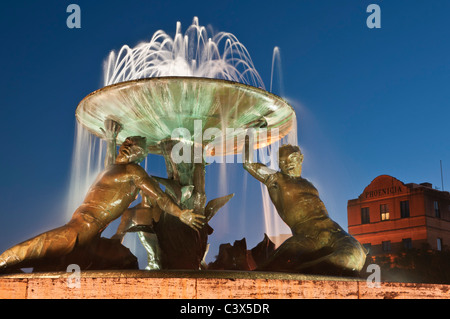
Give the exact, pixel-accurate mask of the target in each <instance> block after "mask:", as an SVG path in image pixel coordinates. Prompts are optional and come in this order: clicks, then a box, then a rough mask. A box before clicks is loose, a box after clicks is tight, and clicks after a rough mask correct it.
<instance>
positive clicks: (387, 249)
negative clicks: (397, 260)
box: [381, 240, 391, 252]
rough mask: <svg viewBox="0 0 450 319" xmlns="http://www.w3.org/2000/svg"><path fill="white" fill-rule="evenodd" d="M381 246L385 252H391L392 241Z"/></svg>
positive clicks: (384, 242)
mask: <svg viewBox="0 0 450 319" xmlns="http://www.w3.org/2000/svg"><path fill="white" fill-rule="evenodd" d="M381 246H382V248H383V251H384V252H388V251H391V241H390V240H387V241H383V242H382V243H381Z"/></svg>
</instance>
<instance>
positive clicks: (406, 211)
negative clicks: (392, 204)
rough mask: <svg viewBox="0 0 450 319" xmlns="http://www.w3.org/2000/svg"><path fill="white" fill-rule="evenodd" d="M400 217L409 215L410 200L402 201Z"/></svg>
mask: <svg viewBox="0 0 450 319" xmlns="http://www.w3.org/2000/svg"><path fill="white" fill-rule="evenodd" d="M400 217H401V218H408V217H409V200H405V201H402V202H400Z"/></svg>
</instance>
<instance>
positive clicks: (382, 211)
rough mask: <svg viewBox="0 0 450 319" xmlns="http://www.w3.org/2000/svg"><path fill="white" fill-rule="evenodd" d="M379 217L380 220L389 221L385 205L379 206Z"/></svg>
mask: <svg viewBox="0 0 450 319" xmlns="http://www.w3.org/2000/svg"><path fill="white" fill-rule="evenodd" d="M380 216H381V220H388V219H389V209H388V205H387V204H381V205H380Z"/></svg>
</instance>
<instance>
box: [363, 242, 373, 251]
mask: <svg viewBox="0 0 450 319" xmlns="http://www.w3.org/2000/svg"><path fill="white" fill-rule="evenodd" d="M363 246H364V248H365V249H366V250H367V253H368V254H370V250H371V249H372V244H371V243H367V244H363Z"/></svg>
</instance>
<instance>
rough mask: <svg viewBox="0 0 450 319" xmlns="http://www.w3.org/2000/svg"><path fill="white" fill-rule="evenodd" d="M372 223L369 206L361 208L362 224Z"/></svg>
mask: <svg viewBox="0 0 450 319" xmlns="http://www.w3.org/2000/svg"><path fill="white" fill-rule="evenodd" d="M369 223H370V214H369V207H363V208H361V224H369Z"/></svg>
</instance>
